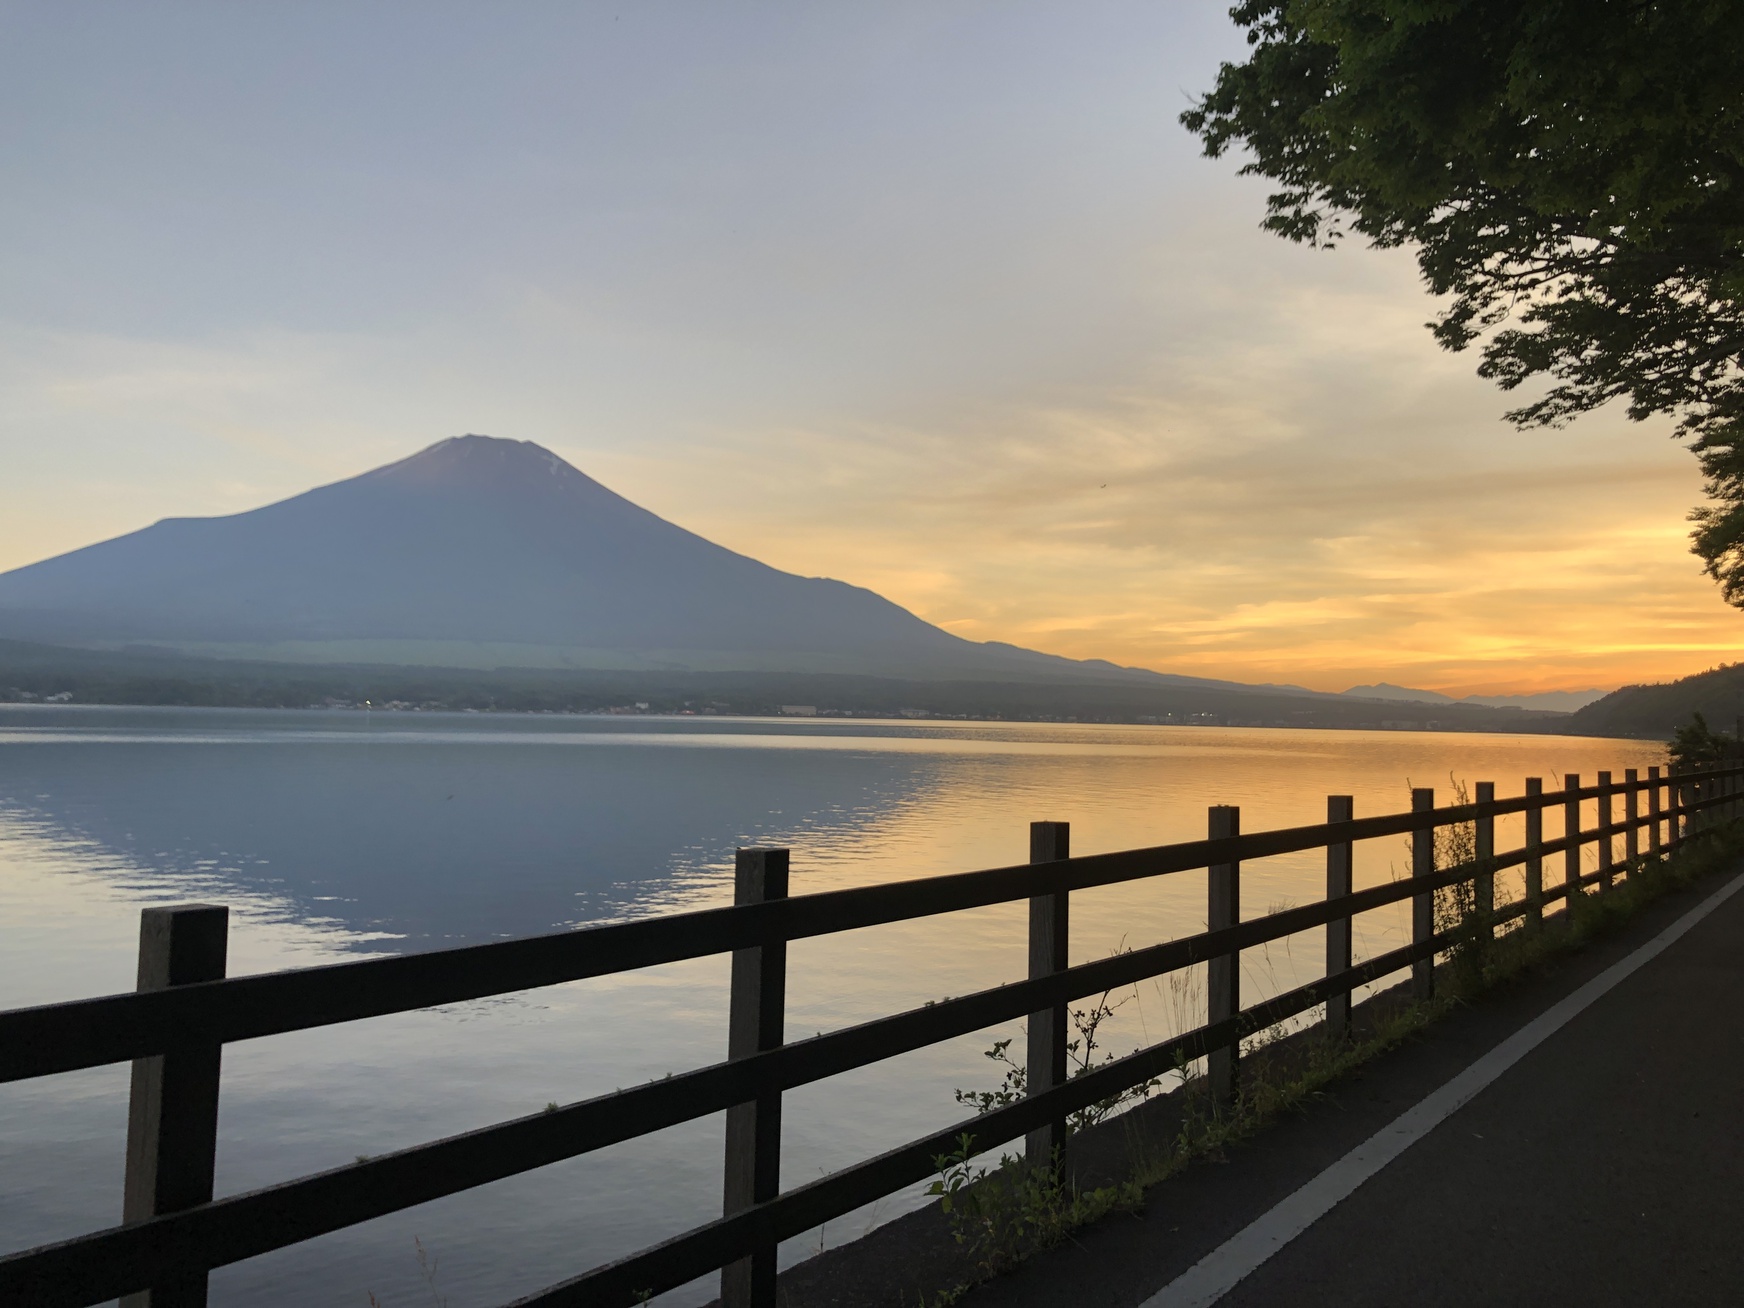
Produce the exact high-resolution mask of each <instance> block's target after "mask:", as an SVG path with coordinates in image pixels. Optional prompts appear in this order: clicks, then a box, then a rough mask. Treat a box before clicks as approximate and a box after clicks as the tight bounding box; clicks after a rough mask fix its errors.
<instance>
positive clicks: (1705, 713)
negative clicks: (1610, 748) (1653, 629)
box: [1568, 663, 1744, 740]
mask: <svg viewBox="0 0 1744 1308" xmlns="http://www.w3.org/2000/svg"><path fill="white" fill-rule="evenodd" d="M1696 713H1700V714H1701V715H1702V717H1704V718H1705V719H1707V723H1708V725H1709V726H1710V727H1712V728H1714V729H1715V730H1719V731H1725V732H1728V733H1730V732H1732V731H1734V730H1736V727H1737V722H1738V719H1739V718H1740V717H1744V663H1731V664H1721V665H1720V666H1719V667H1717V668H1710V669H1709V670H1708V671H1706V672H1698V673H1696V674H1695V675H1694V676H1690V677H1682V678H1680V679H1679V680H1677V681H1667V682H1662V683H1660V684H1658V685H1652V686H1624V687H1623V688H1622V689H1620V690H1614V691H1612V692H1611V693H1610V694H1609V695H1606V696H1605V697H1604V698H1603V699H1600V700H1594V701H1593V702H1592V703H1591V704H1588V705H1587V706H1586V707H1585V708H1583V709H1581V710H1580V712H1578V713H1576V714H1574V715H1573V716H1572V717H1571V718H1570V719H1569V724H1568V730H1569V731H1571V732H1576V733H1579V734H1581V735H1590V736H1638V737H1643V738H1646V739H1652V740H1664V739H1669V738H1670V737H1671V735H1672V733H1673V732H1674V731H1676V730H1677V729H1678V728H1679V727H1682V726H1686V725H1688V723H1689V721H1690V718H1691V716H1692V715H1693V714H1696Z"/></svg>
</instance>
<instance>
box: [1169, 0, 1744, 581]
mask: <svg viewBox="0 0 1744 1308" xmlns="http://www.w3.org/2000/svg"><path fill="white" fill-rule="evenodd" d="M1230 12H1231V16H1232V17H1233V18H1234V19H1235V21H1236V22H1237V23H1238V24H1239V25H1241V26H1242V27H1245V28H1246V29H1247V37H1248V44H1249V46H1250V48H1251V53H1250V56H1249V58H1248V60H1247V61H1246V62H1245V63H1242V64H1225V65H1224V66H1223V68H1222V70H1221V71H1220V72H1219V74H1218V77H1217V83H1216V86H1215V87H1214V89H1213V90H1212V91H1210V92H1209V93H1208V94H1207V95H1205V96H1204V97H1203V98H1202V99H1200V101H1199V102H1198V103H1197V105H1196V106H1195V107H1194V108H1192V109H1191V110H1189V111H1188V112H1187V113H1185V114H1183V115H1182V116H1181V121H1182V122H1183V123H1184V124H1185V125H1186V126H1187V128H1188V129H1189V130H1191V131H1193V132H1194V133H1196V134H1197V135H1198V136H1199V137H1200V138H1201V140H1202V141H1203V142H1204V147H1205V152H1206V153H1207V154H1208V155H1211V156H1213V157H1219V156H1222V155H1223V154H1224V153H1225V152H1226V151H1228V150H1230V149H1231V148H1233V147H1241V148H1244V149H1245V150H1246V152H1247V155H1248V159H1247V162H1246V163H1245V165H1244V166H1243V168H1242V172H1244V173H1248V174H1255V175H1259V176H1263V177H1266V178H1269V179H1271V180H1272V181H1273V182H1275V183H1276V184H1277V187H1278V189H1277V190H1276V191H1275V192H1274V193H1273V194H1272V195H1271V197H1270V199H1269V200H1268V203H1267V212H1266V217H1265V220H1264V226H1265V227H1267V228H1269V229H1270V230H1272V231H1274V232H1276V233H1278V234H1279V235H1281V236H1284V237H1287V238H1289V239H1290V240H1294V241H1300V242H1304V243H1307V244H1311V245H1316V246H1325V247H1330V246H1335V245H1337V244H1338V243H1339V241H1340V240H1341V239H1343V238H1344V237H1345V236H1346V235H1347V233H1351V232H1354V233H1357V234H1359V235H1360V236H1362V237H1365V238H1367V240H1368V241H1370V242H1371V243H1372V244H1374V245H1377V246H1383V247H1388V246H1410V247H1413V248H1414V249H1415V251H1416V254H1417V259H1418V264H1419V267H1420V268H1421V270H1422V273H1423V277H1424V280H1425V282H1426V283H1427V285H1428V287H1429V289H1430V290H1431V291H1432V292H1433V293H1435V294H1437V295H1445V296H1449V297H1451V298H1450V300H1449V302H1448V305H1447V308H1446V310H1445V311H1444V312H1443V313H1442V314H1441V315H1440V317H1439V319H1438V320H1437V321H1436V322H1434V323H1432V324H1430V326H1431V329H1432V330H1433V331H1434V333H1435V337H1436V339H1437V340H1438V341H1439V342H1440V343H1441V344H1442V345H1443V346H1445V347H1446V348H1448V349H1450V350H1463V349H1465V348H1467V347H1468V346H1470V345H1472V344H1473V343H1474V342H1478V341H1481V343H1482V349H1481V353H1482V362H1481V364H1480V366H1479V368H1478V372H1479V374H1480V375H1481V376H1484V377H1488V378H1491V379H1493V380H1495V381H1496V382H1497V383H1498V384H1499V385H1500V386H1501V387H1502V389H1504V390H1513V389H1514V388H1515V387H1518V386H1520V385H1522V384H1523V383H1525V382H1527V381H1529V380H1532V379H1534V378H1542V379H1543V381H1544V382H1545V383H1547V386H1546V389H1545V393H1544V394H1543V395H1542V397H1541V398H1538V399H1535V400H1533V401H1532V402H1531V403H1529V404H1525V405H1523V406H1522V407H1520V408H1518V409H1515V410H1513V411H1512V412H1511V413H1509V415H1508V416H1509V418H1510V419H1512V420H1513V421H1514V422H1515V423H1517V424H1519V425H1520V426H1522V427H1529V426H1536V425H1546V426H1560V425H1562V424H1563V423H1565V422H1567V421H1569V420H1570V419H1571V418H1573V417H1574V416H1575V415H1577V414H1580V413H1584V412H1586V411H1588V410H1591V409H1595V408H1597V407H1599V406H1600V405H1602V404H1606V403H1608V402H1610V401H1612V400H1615V399H1626V401H1627V405H1628V414H1629V416H1630V417H1631V418H1634V419H1636V420H1637V421H1639V420H1641V419H1644V418H1647V417H1649V416H1651V415H1654V414H1671V415H1674V416H1675V417H1676V418H1677V419H1678V426H1677V432H1678V434H1679V435H1680V436H1687V437H1690V438H1692V449H1693V450H1694V451H1695V453H1696V455H1697V456H1698V458H1699V459H1700V460H1701V467H1702V471H1703V474H1704V477H1705V482H1706V485H1705V489H1706V491H1707V494H1708V497H1709V503H1708V504H1707V505H1706V506H1704V507H1701V508H1698V509H1696V510H1694V511H1693V512H1692V513H1691V515H1690V518H1691V520H1692V521H1693V522H1694V523H1695V531H1694V534H1693V537H1692V539H1693V548H1694V550H1695V552H1696V553H1697V554H1699V555H1700V556H1701V557H1702V559H1703V560H1704V561H1705V563H1706V565H1707V570H1708V572H1709V573H1710V574H1711V575H1712V576H1713V577H1714V578H1715V580H1717V581H1718V582H1719V583H1720V585H1721V587H1722V588H1723V590H1724V593H1725V596H1726V598H1727V600H1728V601H1730V602H1731V603H1733V604H1736V605H1739V606H1741V607H1744V3H1741V2H1740V0H1687V2H1685V3H1675V2H1674V3H1642V2H1631V0H1246V3H1243V4H1240V5H1238V6H1237V7H1236V8H1234V9H1233V10H1231V11H1230Z"/></svg>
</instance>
